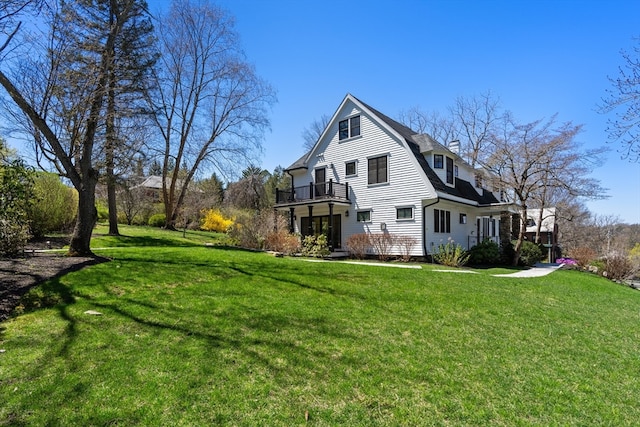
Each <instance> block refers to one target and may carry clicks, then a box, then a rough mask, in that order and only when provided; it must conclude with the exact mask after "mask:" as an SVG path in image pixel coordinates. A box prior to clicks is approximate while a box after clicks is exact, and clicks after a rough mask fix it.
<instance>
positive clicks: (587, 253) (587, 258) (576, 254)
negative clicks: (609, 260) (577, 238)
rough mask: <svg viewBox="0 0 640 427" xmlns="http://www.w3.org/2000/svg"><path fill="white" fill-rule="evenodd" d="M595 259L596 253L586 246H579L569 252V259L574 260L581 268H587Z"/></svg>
mask: <svg viewBox="0 0 640 427" xmlns="http://www.w3.org/2000/svg"><path fill="white" fill-rule="evenodd" d="M597 257H598V254H596V251H595V250H593V249H591V248H590V247H587V246H580V247H578V248H575V249H573V250H572V251H571V258H573V259H575V260H576V262H577V263H578V265H579V266H580V267H581V268H587V267H588V266H589V265H590V264H591V263H592V262H593V261H594V260H595V259H596V258H597Z"/></svg>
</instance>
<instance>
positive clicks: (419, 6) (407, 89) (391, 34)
mask: <svg viewBox="0 0 640 427" xmlns="http://www.w3.org/2000/svg"><path fill="white" fill-rule="evenodd" d="M218 4H220V5H222V6H223V7H224V8H226V9H227V10H228V11H229V12H230V13H232V14H233V15H234V16H235V17H236V20H237V30H238V32H239V33H240V35H241V39H242V44H243V46H244V48H245V51H246V53H247V55H248V58H249V60H250V61H251V62H253V63H254V64H255V66H256V68H257V71H258V73H259V74H260V75H261V76H262V77H263V78H265V79H266V80H268V81H269V82H270V83H271V84H272V85H273V86H274V87H275V89H276V90H277V92H278V104H277V105H276V106H275V107H274V108H273V111H272V115H271V125H272V130H271V132H270V133H269V134H267V135H266V138H265V142H264V148H265V153H264V156H263V164H262V167H263V168H265V169H268V170H270V171H271V170H273V168H274V167H276V166H277V165H282V166H288V165H289V164H291V163H292V162H293V161H295V160H296V159H297V158H298V157H299V156H301V155H302V154H303V151H304V150H303V148H302V138H301V133H302V131H303V130H304V128H305V127H307V126H308V125H309V124H310V123H311V122H312V121H313V120H315V119H317V118H319V117H320V116H321V115H322V114H327V115H332V114H333V113H334V112H335V109H336V108H337V107H338V105H339V103H340V101H342V98H343V97H344V96H345V94H346V93H352V94H353V95H355V96H357V97H358V98H360V99H361V100H363V101H364V102H366V103H368V104H369V105H371V106H373V107H375V108H376V109H378V110H379V111H382V112H383V113H385V114H387V115H388V116H390V117H397V116H398V114H399V113H400V111H402V110H405V109H408V108H410V107H412V106H419V107H421V108H422V109H423V110H425V111H431V110H438V111H443V112H444V111H445V109H446V108H447V106H449V105H451V104H452V103H453V102H454V100H455V98H456V97H458V96H474V95H477V94H479V93H482V92H486V91H491V92H492V93H493V94H494V95H495V96H497V97H499V98H500V100H501V102H502V105H503V107H504V108H505V109H508V110H510V111H512V112H513V113H514V114H515V115H516V117H517V118H518V119H519V120H520V121H521V122H530V121H534V120H537V119H540V118H548V117H550V116H551V115H553V114H555V113H557V114H558V120H559V121H572V122H573V123H575V124H583V125H584V131H583V133H582V134H581V135H580V136H579V140H580V142H582V143H583V145H584V147H585V148H593V147H598V146H600V145H602V144H605V142H606V140H607V134H606V131H605V129H606V120H607V117H606V116H603V115H602V114H600V113H598V112H597V105H598V103H599V102H600V100H601V99H602V98H603V97H605V96H606V90H607V89H610V88H611V85H610V83H609V81H608V79H607V77H608V76H611V77H614V76H616V75H617V70H618V66H619V65H621V64H622V57H621V53H620V52H621V50H622V49H625V50H627V51H630V50H631V49H632V47H633V46H634V43H635V42H634V37H640V1H637V0H634V1H617V0H607V1H605V0H603V1H589V0H576V1H562V0H556V1H515V0H511V1H427V0H424V1H418V0H389V1H333V0H325V1H293V0H283V1H261V0H223V1H220V2H218ZM609 146H610V148H611V152H610V153H609V154H608V155H607V156H606V158H605V159H604V160H605V162H604V164H603V165H602V166H601V167H600V168H598V169H595V170H594V171H593V175H592V176H593V177H594V178H596V179H598V180H600V182H601V184H602V185H603V186H604V187H606V188H608V189H609V191H608V194H609V195H610V197H609V199H607V200H605V201H597V202H589V203H587V206H588V207H589V209H590V210H591V211H592V212H594V213H598V214H601V215H617V216H619V218H620V219H621V220H623V221H625V222H628V223H640V164H638V163H630V162H629V161H628V160H622V159H621V156H620V153H619V152H617V149H618V147H617V146H615V145H613V144H609Z"/></svg>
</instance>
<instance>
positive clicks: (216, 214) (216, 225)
mask: <svg viewBox="0 0 640 427" xmlns="http://www.w3.org/2000/svg"><path fill="white" fill-rule="evenodd" d="M232 226H233V219H232V218H229V217H227V216H225V215H224V214H223V213H222V212H220V210H219V209H209V210H207V211H205V212H204V218H203V219H202V225H201V226H200V228H201V229H203V230H205V231H215V232H218V233H226V232H228V231H229V229H230V228H231V227H232Z"/></svg>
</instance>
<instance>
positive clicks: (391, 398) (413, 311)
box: [0, 229, 640, 426]
mask: <svg viewBox="0 0 640 427" xmlns="http://www.w3.org/2000/svg"><path fill="white" fill-rule="evenodd" d="M134 233H142V234H144V233H145V232H144V231H143V230H133V229H127V230H126V233H125V234H131V235H132V234H134ZM158 233H166V234H165V236H164V239H166V241H167V243H168V244H170V242H171V241H172V240H173V239H174V237H175V236H181V234H180V233H169V232H158ZM141 237H144V236H141ZM209 237H211V236H209ZM214 237H215V236H214ZM180 238H181V237H180ZM100 239H102V238H98V240H97V241H96V242H95V243H94V245H93V246H95V247H99V246H101V242H100V241H99V240H100ZM198 239H199V238H195V237H194V240H193V242H194V244H193V245H192V246H189V245H187V244H185V245H182V246H162V245H154V246H150V245H139V246H143V247H138V246H136V247H124V248H110V249H107V250H104V251H101V252H100V254H101V255H104V256H108V257H110V258H111V261H110V262H107V263H103V264H99V265H95V266H92V267H89V268H86V269H84V270H82V271H78V272H74V273H71V274H68V275H66V276H64V277H61V278H59V279H56V280H53V281H50V282H47V283H46V284H44V285H42V286H41V288H40V292H42V293H46V294H49V295H52V294H55V295H59V296H60V298H59V300H60V301H61V302H60V303H59V304H58V305H56V306H53V307H50V308H44V309H40V310H37V311H33V312H28V313H25V314H22V315H20V316H18V317H16V318H14V319H11V320H9V321H7V322H5V323H3V324H1V325H0V327H2V330H1V332H0V349H2V350H4V352H2V353H0V425H126V426H131V425H185V426H187V425H189V426H191V425H239V426H256V425H270V426H291V425H318V426H335V425H349V426H372V425H392V426H395V425H456V426H457V425H503V426H512V425H527V426H528V425H544V426H548V425H581V426H582V425H616V426H618V425H637V423H638V420H639V419H640V406H639V405H638V403H637V402H638V396H639V394H638V392H639V390H640V388H639V385H638V384H639V380H638V378H640V328H639V326H640V293H639V292H638V291H634V290H632V289H630V288H626V287H623V286H620V285H616V284H614V283H611V282H608V281H606V280H604V279H601V278H598V277H595V276H591V275H588V274H584V273H579V272H575V271H556V272H554V273H552V274H551V275H549V276H545V277H541V278H503V277H500V278H498V277H492V276H490V275H489V274H486V273H485V272H483V274H459V273H443V272H435V271H433V270H434V267H433V266H429V265H425V266H424V268H423V269H421V270H415V269H411V270H409V269H399V268H385V267H371V266H362V265H351V264H344V263H339V262H331V263H310V262H305V261H303V260H301V259H293V258H275V257H273V256H270V255H268V254H264V253H254V252H249V251H242V250H237V249H230V248H225V247H217V248H211V247H204V245H203V244H202V242H203V241H206V239H204V240H202V241H200V240H198ZM87 310H94V311H98V312H100V313H102V315H89V314H85V311H87ZM306 414H308V417H307V416H306ZM306 418H308V420H307V419H306Z"/></svg>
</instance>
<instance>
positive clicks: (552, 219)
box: [525, 208, 560, 262]
mask: <svg viewBox="0 0 640 427" xmlns="http://www.w3.org/2000/svg"><path fill="white" fill-rule="evenodd" d="M540 218H541V217H540V209H528V210H527V231H526V233H525V238H526V239H527V240H529V241H530V242H535V241H536V234H537V233H538V222H540ZM540 243H541V244H542V245H543V246H544V247H545V248H546V254H545V259H546V261H547V262H555V261H556V259H557V258H558V257H560V246H559V244H558V223H557V222H556V208H544V209H543V210H542V221H541V222H540Z"/></svg>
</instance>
